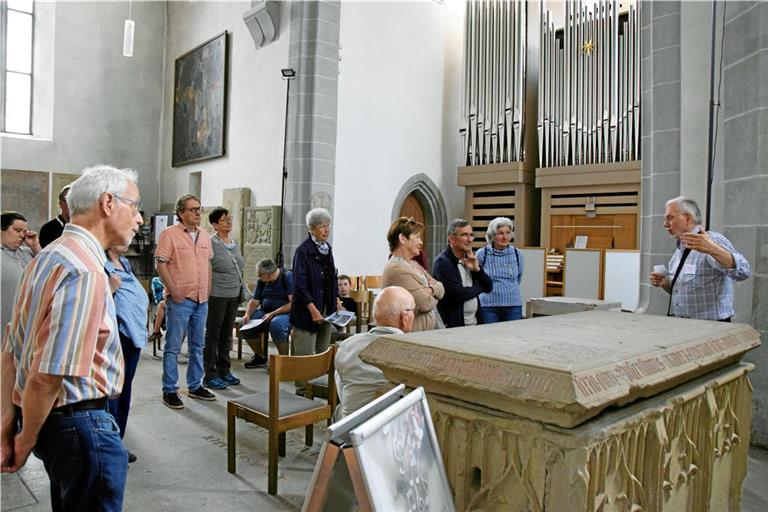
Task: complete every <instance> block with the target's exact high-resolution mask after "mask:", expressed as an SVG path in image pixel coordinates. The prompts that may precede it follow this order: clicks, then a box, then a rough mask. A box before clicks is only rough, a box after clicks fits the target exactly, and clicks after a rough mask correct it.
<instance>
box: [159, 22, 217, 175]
mask: <svg viewBox="0 0 768 512" xmlns="http://www.w3.org/2000/svg"><path fill="white" fill-rule="evenodd" d="M227 55H228V51H227V32H226V31H225V32H222V33H221V34H219V35H217V36H215V37H213V38H212V39H209V40H208V41H206V42H204V43H203V44H201V45H200V46H198V47H197V48H195V49H193V50H191V51H190V52H188V53H186V54H184V55H182V56H181V57H179V58H178V59H176V75H175V76H176V79H175V82H174V94H173V158H172V162H171V165H173V166H174V167H176V166H179V165H184V164H188V163H190V162H199V161H200V160H207V159H209V158H216V157H220V156H223V155H224V150H225V127H226V104H227Z"/></svg>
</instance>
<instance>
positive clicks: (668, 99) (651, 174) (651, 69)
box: [639, 1, 681, 314]
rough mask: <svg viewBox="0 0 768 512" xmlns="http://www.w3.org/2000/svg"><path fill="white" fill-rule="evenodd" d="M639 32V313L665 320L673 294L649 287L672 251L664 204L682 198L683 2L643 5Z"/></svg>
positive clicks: (659, 2)
mask: <svg viewBox="0 0 768 512" xmlns="http://www.w3.org/2000/svg"><path fill="white" fill-rule="evenodd" d="M639 4H640V27H641V32H640V34H641V43H640V44H641V58H642V62H641V85H640V86H641V98H640V101H641V105H642V112H643V114H642V124H643V126H642V159H643V164H642V198H641V214H640V215H641V218H640V230H641V242H640V248H641V255H640V302H639V308H640V310H641V311H645V312H647V313H655V314H666V312H667V306H668V304H669V294H667V293H666V292H664V291H663V290H661V289H656V288H653V287H652V286H650V285H649V284H648V274H649V271H648V269H651V268H653V266H654V265H661V264H664V265H666V264H667V262H668V260H669V257H670V254H671V253H672V250H673V246H672V240H671V239H670V238H669V235H668V234H667V232H666V231H665V230H664V228H663V226H662V224H663V221H664V203H666V201H667V200H668V199H671V198H673V197H676V196H678V195H679V194H680V114H681V112H680V2H667V1H655V2H639Z"/></svg>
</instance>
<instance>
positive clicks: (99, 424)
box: [34, 409, 128, 512]
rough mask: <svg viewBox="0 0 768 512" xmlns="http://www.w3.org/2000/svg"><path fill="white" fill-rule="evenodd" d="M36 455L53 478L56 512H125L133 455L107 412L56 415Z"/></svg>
mask: <svg viewBox="0 0 768 512" xmlns="http://www.w3.org/2000/svg"><path fill="white" fill-rule="evenodd" d="M34 454H35V455H36V456H37V457H38V458H39V459H40V460H42V461H43V464H44V465H45V471H46V472H47V473H48V476H49V478H50V481H51V508H52V509H53V510H54V511H56V512H58V511H72V512H75V511H77V512H79V511H82V510H89V511H90V510H99V511H120V510H122V509H123V493H124V490H125V480H126V477H127V474H128V452H126V451H125V448H124V447H123V442H122V441H121V440H120V430H119V429H118V427H117V424H116V423H115V420H114V419H113V418H112V416H111V415H110V414H109V412H107V411H106V410H104V409H96V410H87V411H74V412H70V413H67V414H56V413H51V415H49V416H48V419H47V420H46V421H45V423H44V424H43V426H42V428H41V429H40V434H39V435H38V437H37V443H36V444H35V448H34Z"/></svg>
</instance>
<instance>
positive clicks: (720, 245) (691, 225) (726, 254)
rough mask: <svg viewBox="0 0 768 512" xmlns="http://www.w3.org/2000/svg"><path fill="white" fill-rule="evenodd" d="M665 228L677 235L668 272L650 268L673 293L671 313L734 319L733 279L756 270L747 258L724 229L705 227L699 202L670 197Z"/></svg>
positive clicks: (655, 278) (654, 279)
mask: <svg viewBox="0 0 768 512" xmlns="http://www.w3.org/2000/svg"><path fill="white" fill-rule="evenodd" d="M664 228H665V229H666V230H667V232H668V233H669V234H670V235H671V236H672V237H674V238H675V239H676V242H675V245H676V249H675V253H674V254H673V255H672V258H671V259H670V260H669V269H668V270H669V274H666V273H663V272H653V273H651V284H652V285H653V286H658V287H661V288H663V289H664V290H665V291H666V292H667V293H669V294H670V295H671V297H670V307H669V312H670V314H671V315H672V316H677V317H682V318H698V319H701V320H719V321H721V322H730V321H731V317H733V314H734V310H733V282H734V281H743V280H745V279H747V278H749V276H751V275H752V268H751V267H750V265H749V262H748V261H747V259H746V258H745V257H744V256H742V255H741V254H740V253H738V252H737V251H736V249H734V248H733V245H732V244H731V242H730V241H729V240H728V239H727V238H725V237H724V236H723V235H721V234H720V233H717V232H715V231H708V232H707V231H704V228H703V227H702V226H701V212H700V210H699V206H698V205H697V204H696V201H694V200H693V199H689V198H687V197H683V196H680V197H676V198H674V199H670V200H669V201H667V205H666V211H665V212H664Z"/></svg>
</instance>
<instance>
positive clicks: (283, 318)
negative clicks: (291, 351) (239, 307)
mask: <svg viewBox="0 0 768 512" xmlns="http://www.w3.org/2000/svg"><path fill="white" fill-rule="evenodd" d="M265 314H266V313H264V311H262V310H261V308H259V309H257V310H256V311H254V312H253V313H251V317H250V319H251V320H258V319H259V318H262V317H263V316H264V315H265ZM290 316H291V315H289V314H288V313H284V314H282V315H277V316H276V317H274V318H273V319H272V320H270V321H269V335H270V336H272V341H274V342H276V343H280V342H286V341H288V336H289V335H290V334H291V319H290ZM263 325H264V324H262V325H260V326H258V327H256V328H255V329H250V330H248V331H245V332H244V333H243V334H245V333H248V332H251V333H253V334H252V335H251V334H245V336H244V337H245V338H247V339H252V338H258V333H259V332H264V328H263Z"/></svg>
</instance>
